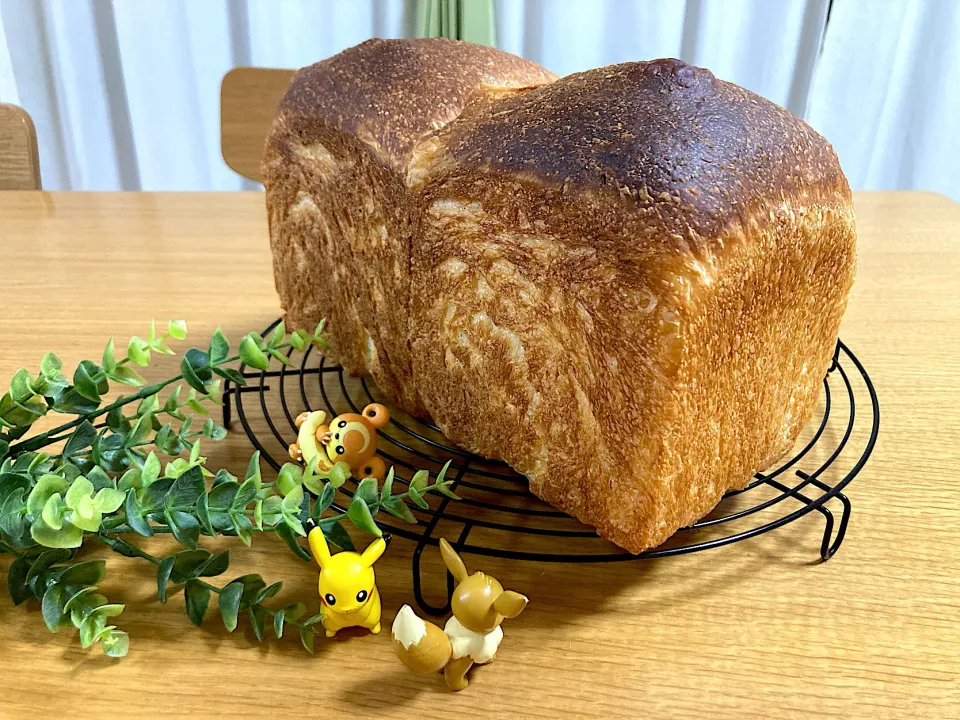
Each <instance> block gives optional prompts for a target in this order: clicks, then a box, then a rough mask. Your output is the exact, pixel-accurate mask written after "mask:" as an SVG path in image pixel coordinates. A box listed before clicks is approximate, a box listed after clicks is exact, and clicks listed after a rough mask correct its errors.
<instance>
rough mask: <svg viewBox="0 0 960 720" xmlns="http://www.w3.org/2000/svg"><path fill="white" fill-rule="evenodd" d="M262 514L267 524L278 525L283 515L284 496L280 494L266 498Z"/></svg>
mask: <svg viewBox="0 0 960 720" xmlns="http://www.w3.org/2000/svg"><path fill="white" fill-rule="evenodd" d="M260 514H261V518H262V520H263V522H264V523H265V524H266V525H276V524H277V522H279V521H280V517H281V516H282V515H283V498H282V497H280V496H279V495H271V496H269V497H267V498H265V499H264V501H263V506H262V509H261V512H260Z"/></svg>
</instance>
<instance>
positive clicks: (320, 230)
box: [263, 39, 556, 414]
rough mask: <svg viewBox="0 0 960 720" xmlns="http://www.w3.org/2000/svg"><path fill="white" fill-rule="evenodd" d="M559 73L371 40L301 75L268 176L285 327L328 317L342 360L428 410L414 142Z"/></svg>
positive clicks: (437, 46)
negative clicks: (413, 281)
mask: <svg viewBox="0 0 960 720" xmlns="http://www.w3.org/2000/svg"><path fill="white" fill-rule="evenodd" d="M555 78H556V76H555V75H553V74H552V73H549V72H547V71H546V70H544V69H543V68H541V67H540V66H539V65H536V64H535V63H532V62H528V61H526V60H522V59H520V58H518V57H515V56H513V55H510V54H509V53H504V52H500V51H498V50H495V49H492V48H487V47H483V46H480V45H472V44H469V43H459V42H455V41H452V40H445V39H429V40H369V41H367V42H365V43H362V44H361V45H358V46H356V47H353V48H350V49H348V50H345V51H344V52H342V53H340V54H339V55H336V56H334V57H332V58H330V59H328V60H325V61H323V62H319V63H317V64H315V65H311V66H310V67H307V68H304V69H303V70H301V71H300V72H298V73H297V75H296V76H295V77H294V80H293V82H292V84H291V85H290V88H289V89H288V90H287V93H286V95H285V96H284V98H283V100H282V101H281V103H280V106H279V108H278V113H277V119H276V121H275V122H274V125H273V128H272V130H271V132H270V135H269V137H268V138H267V145H266V149H265V152H264V162H263V174H264V185H265V186H266V190H267V213H268V220H269V224H270V238H271V245H272V247H273V257H274V276H275V278H276V283H277V290H278V292H279V294H280V300H281V303H282V305H283V308H284V310H285V312H286V315H287V319H288V323H289V324H290V325H291V326H294V325H295V326H305V327H312V326H313V325H315V324H316V323H317V322H318V321H319V320H320V318H322V317H326V318H327V319H328V320H329V324H330V332H331V339H332V344H333V347H334V351H333V359H335V360H338V361H339V362H340V363H341V364H342V365H343V366H344V367H345V368H346V369H347V370H348V371H349V372H351V373H353V374H356V375H360V374H370V375H372V376H373V378H374V379H375V380H376V382H377V384H378V385H379V386H380V387H381V388H382V389H383V390H384V391H385V392H387V393H388V394H390V395H391V396H393V397H394V398H395V399H396V400H397V402H398V404H400V405H401V406H402V407H404V408H405V409H407V410H410V411H412V412H415V413H419V414H423V409H422V406H421V405H420V403H419V401H418V399H417V393H416V388H415V387H414V386H413V385H412V382H411V368H410V356H409V349H408V341H407V326H408V318H407V307H406V298H408V297H409V276H410V273H409V262H410V259H409V258H410V237H411V227H412V218H411V216H410V201H409V198H408V193H407V190H406V187H405V183H404V179H403V176H404V173H405V172H406V165H407V162H408V159H409V155H410V152H411V151H412V149H413V148H414V147H415V146H416V145H417V144H418V143H419V142H421V141H422V140H423V139H424V138H425V137H426V136H428V135H430V134H432V133H435V132H436V131H437V130H439V129H440V128H442V127H444V126H445V125H446V124H447V123H448V122H450V121H451V120H453V119H455V118H456V117H458V116H459V115H460V114H461V113H462V112H463V111H464V109H465V108H466V107H467V106H468V105H474V106H482V105H483V104H484V103H485V102H486V101H487V99H488V98H496V97H500V96H503V95H504V94H509V93H511V92H517V91H520V90H523V89H525V88H528V87H534V86H537V85H542V84H543V83H545V82H550V81H552V80H553V79H555Z"/></svg>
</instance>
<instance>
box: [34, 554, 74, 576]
mask: <svg viewBox="0 0 960 720" xmlns="http://www.w3.org/2000/svg"><path fill="white" fill-rule="evenodd" d="M71 555H72V553H71V552H70V551H69V550H64V549H56V550H44V551H43V552H41V553H40V554H39V555H37V556H36V557H35V558H34V559H33V562H32V563H31V565H30V572H28V573H27V581H28V582H29V581H31V580H33V579H34V578H35V577H38V576H40V575H43V574H44V573H45V572H46V571H47V570H49V569H50V568H52V567H53V566H54V565H56V564H57V563H62V562H63V561H65V560H69V559H70V556H71Z"/></svg>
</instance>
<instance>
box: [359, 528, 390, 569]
mask: <svg viewBox="0 0 960 720" xmlns="http://www.w3.org/2000/svg"><path fill="white" fill-rule="evenodd" d="M389 544H390V536H389V535H384V536H383V537H378V538H377V539H376V540H374V541H373V542H372V543H370V544H369V545H367V549H366V550H364V551H363V553H362V554H361V555H360V562H361V563H363V564H364V565H366V566H367V567H372V566H373V564H374V563H375V562H376V561H377V560H379V559H380V556H381V555H383V553H384V551H385V550H386V549H387V545H389Z"/></svg>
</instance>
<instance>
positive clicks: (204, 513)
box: [197, 493, 217, 537]
mask: <svg viewBox="0 0 960 720" xmlns="http://www.w3.org/2000/svg"><path fill="white" fill-rule="evenodd" d="M197 520H199V521H200V527H202V528H203V530H204V532H206V533H207V535H209V536H210V537H216V536H217V531H216V528H214V526H213V522H212V520H211V518H210V495H209V494H208V493H203V495H201V496H200V498H199V499H198V500H197Z"/></svg>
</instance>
